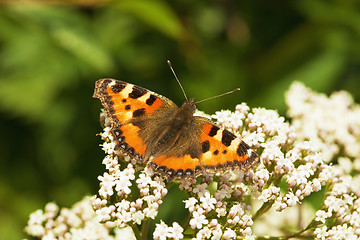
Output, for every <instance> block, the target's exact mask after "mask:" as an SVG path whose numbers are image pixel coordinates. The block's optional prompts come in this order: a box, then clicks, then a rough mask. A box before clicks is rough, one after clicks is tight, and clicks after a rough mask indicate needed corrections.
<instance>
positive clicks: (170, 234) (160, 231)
mask: <svg viewBox="0 0 360 240" xmlns="http://www.w3.org/2000/svg"><path fill="white" fill-rule="evenodd" d="M153 237H154V239H155V240H166V239H168V238H171V239H174V240H178V239H182V238H183V237H184V235H183V228H182V227H181V226H180V225H179V224H178V223H177V222H174V223H173V225H172V227H169V226H168V225H166V223H164V222H163V221H161V223H160V224H156V228H155V231H154V234H153Z"/></svg>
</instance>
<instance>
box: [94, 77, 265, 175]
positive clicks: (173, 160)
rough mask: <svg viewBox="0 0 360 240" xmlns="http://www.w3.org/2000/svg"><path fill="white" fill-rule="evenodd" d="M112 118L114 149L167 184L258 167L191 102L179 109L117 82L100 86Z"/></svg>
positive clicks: (254, 156) (255, 159)
mask: <svg viewBox="0 0 360 240" xmlns="http://www.w3.org/2000/svg"><path fill="white" fill-rule="evenodd" d="M93 97H95V98H99V99H100V100H101V103H102V104H103V106H104V108H105V111H106V114H107V116H108V117H109V118H110V120H111V123H112V126H111V131H110V132H111V134H112V136H113V138H114V140H115V141H116V147H115V149H116V150H118V151H120V152H121V153H122V154H125V155H128V156H129V157H131V158H134V159H136V160H137V161H138V162H140V163H145V164H147V165H148V166H150V167H151V168H152V169H153V170H154V171H155V172H158V173H160V174H161V175H162V176H165V177H166V178H167V180H168V181H171V180H173V179H174V178H183V177H196V176H198V175H200V174H201V173H202V171H203V170H206V171H210V172H215V171H219V170H226V169H240V170H242V171H247V170H249V169H250V168H252V167H254V166H256V165H257V164H258V163H259V157H258V155H257V153H256V152H255V151H253V150H252V149H250V147H249V146H248V145H247V144H246V143H245V142H243V141H242V140H241V139H239V138H237V137H236V136H235V135H234V134H232V133H231V132H229V131H228V130H224V129H220V127H219V126H217V125H216V124H215V123H214V122H212V121H211V120H209V119H207V118H205V117H199V116H194V111H195V102H194V99H193V98H191V99H189V100H187V101H186V102H185V103H184V104H183V105H182V106H181V107H180V108H179V107H178V106H176V104H175V103H173V102H172V101H171V100H170V99H168V98H166V97H164V96H161V95H159V94H157V93H154V92H151V91H149V90H147V89H145V88H142V87H139V86H136V85H133V84H130V83H126V82H122V81H119V80H115V79H100V80H98V81H97V82H96V86H95V92H94V95H93Z"/></svg>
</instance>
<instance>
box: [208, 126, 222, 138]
mask: <svg viewBox="0 0 360 240" xmlns="http://www.w3.org/2000/svg"><path fill="white" fill-rule="evenodd" d="M219 129H220V128H218V127H217V126H212V128H211V129H210V132H209V136H210V137H213V136H215V135H216V133H217V131H219Z"/></svg>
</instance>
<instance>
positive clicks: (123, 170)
mask: <svg viewBox="0 0 360 240" xmlns="http://www.w3.org/2000/svg"><path fill="white" fill-rule="evenodd" d="M105 124H106V122H105ZM109 130H110V128H109V127H105V129H104V132H103V133H102V134H101V136H102V138H103V139H104V140H105V143H104V144H103V149H104V151H105V152H106V153H107V154H108V155H107V156H106V157H105V158H104V160H103V164H104V165H105V166H106V169H107V172H105V173H104V174H103V176H99V177H98V179H99V181H100V189H99V194H98V196H94V197H93V200H92V204H93V207H94V209H95V210H96V214H97V215H98V219H99V221H100V222H102V223H113V224H115V225H116V226H118V227H125V226H127V225H128V224H132V223H136V224H138V225H140V224H141V223H142V221H143V220H145V219H150V218H151V219H154V218H155V217H156V216H157V214H158V208H159V205H160V204H161V203H162V198H163V197H164V196H165V195H166V194H167V189H166V188H165V184H164V182H163V180H162V179H160V177H158V176H157V177H154V178H152V175H153V173H152V171H151V170H150V169H148V168H145V169H144V171H143V172H142V173H141V174H140V175H139V176H138V177H136V176H135V169H134V167H133V164H132V163H131V161H129V159H128V158H127V161H125V162H124V163H123V164H121V160H119V159H118V156H117V154H116V153H115V151H114V146H115V145H114V144H113V141H112V136H111V135H110V133H109ZM124 165H125V166H124ZM134 189H137V190H136V191H134ZM134 192H138V194H135V193H134ZM114 199H116V200H114Z"/></svg>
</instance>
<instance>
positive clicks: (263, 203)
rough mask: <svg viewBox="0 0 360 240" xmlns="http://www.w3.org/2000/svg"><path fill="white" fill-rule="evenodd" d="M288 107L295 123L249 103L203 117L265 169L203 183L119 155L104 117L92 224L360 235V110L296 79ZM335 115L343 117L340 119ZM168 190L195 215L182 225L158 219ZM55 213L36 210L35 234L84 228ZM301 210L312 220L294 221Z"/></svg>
mask: <svg viewBox="0 0 360 240" xmlns="http://www.w3.org/2000/svg"><path fill="white" fill-rule="evenodd" d="M287 104H288V106H289V117H290V118H291V122H287V121H286V120H285V118H284V117H282V116H279V114H278V113H277V112H276V111H274V110H267V109H264V108H253V109H250V107H249V106H247V104H246V103H241V104H239V105H237V106H236V108H235V111H229V110H223V111H219V112H216V113H215V114H213V115H212V116H208V115H206V114H204V113H199V112H197V113H196V114H197V115H202V116H206V117H208V118H209V119H211V118H212V119H215V120H217V122H218V125H219V126H221V127H224V128H227V129H228V130H229V131H231V132H232V133H234V134H235V135H236V136H238V137H240V138H241V140H242V141H244V142H245V143H247V144H248V145H249V146H250V147H252V148H253V149H254V150H256V152H257V153H258V154H259V155H260V158H261V164H260V165H259V166H258V167H256V168H253V169H249V170H248V171H245V172H244V171H241V170H239V169H235V168H234V169H231V168H230V167H229V168H226V171H225V170H224V169H225V168H222V169H221V170H220V169H217V170H216V169H215V170H214V171H209V172H207V171H203V172H202V174H201V175H200V176H199V177H197V178H195V177H193V178H182V179H180V180H179V181H174V182H171V183H169V182H167V181H166V179H163V178H162V177H161V176H159V175H158V174H156V173H155V174H154V172H153V171H152V169H150V168H148V167H146V166H144V164H143V163H142V162H141V161H139V159H134V158H131V157H128V156H123V155H122V154H121V152H119V151H118V150H117V149H116V147H115V146H116V144H115V140H114V137H113V135H112V134H111V133H110V128H111V121H109V119H108V116H106V114H105V112H103V113H102V115H101V116H102V117H101V119H103V125H104V130H103V132H102V133H101V137H102V139H103V140H104V144H103V146H102V147H103V150H104V151H105V153H106V154H107V155H106V157H105V158H104V159H103V164H104V165H105V168H106V171H105V172H104V173H103V174H102V175H101V176H99V177H98V179H99V181H100V185H99V191H98V194H97V195H96V196H93V197H92V200H91V202H92V207H93V209H94V210H95V212H92V215H91V217H89V219H92V220H91V221H94V220H93V219H96V224H100V226H103V227H104V230H103V232H104V234H105V233H106V232H107V233H108V232H109V231H112V230H114V229H119V230H121V229H131V230H132V236H133V238H136V239H141V238H146V237H149V235H148V234H147V233H146V230H147V229H149V224H153V229H155V230H154V232H153V233H152V237H153V238H154V239H182V238H187V239H238V238H242V239H255V238H257V237H262V238H265V237H267V236H270V237H271V235H272V234H274V235H276V236H280V234H283V232H284V231H283V230H284V229H287V232H288V234H286V235H283V236H280V237H279V239H280V238H288V239H290V238H302V237H303V238H317V239H357V238H360V224H359V222H360V199H359V195H360V185H359V182H360V174H359V172H360V151H359V148H360V147H359V146H360V135H359V134H360V126H359V121H358V119H360V115H359V112H360V110H359V109H360V108H359V106H358V105H356V104H355V103H354V102H353V100H352V99H351V98H350V97H349V95H348V94H347V93H345V92H341V93H337V94H333V95H331V96H330V97H329V98H328V97H326V96H325V95H321V94H317V93H313V92H312V91H311V90H309V89H306V88H305V87H304V86H303V85H301V84H299V83H296V84H294V85H293V86H292V87H291V88H290V90H289V92H288V94H287ZM319 106H321V107H319ZM330 112H332V114H330ZM139 114H140V112H139ZM333 115H336V116H342V117H343V118H346V120H345V121H344V122H343V123H340V122H339V118H337V119H336V117H334V116H333ZM356 119H357V121H356ZM337 127H339V128H340V129H336V128H337ZM340 139H341V140H340ZM204 148H207V146H206V145H205V146H204ZM329 163H331V164H329ZM320 190H322V191H320ZM168 191H178V192H179V191H182V192H183V193H182V194H183V195H184V193H185V195H186V197H184V198H185V199H184V200H183V202H182V204H183V205H182V207H183V209H184V211H186V214H187V215H188V218H187V219H186V220H183V221H182V222H181V223H183V225H180V222H179V223H178V222H173V223H171V224H169V223H167V222H166V223H165V220H169V219H172V218H171V217H173V218H176V216H174V215H173V216H171V217H167V218H163V219H160V220H157V219H158V218H159V217H160V216H161V214H158V213H159V209H161V205H162V204H163V202H164V201H166V200H167V199H166V198H165V196H166V195H167V193H168ZM314 192H319V194H323V200H317V201H318V202H317V204H312V205H311V206H312V207H309V205H310V204H309V202H310V200H308V199H312V195H313V193H314ZM183 195H182V196H183ZM179 196H180V195H179ZM318 199H321V198H318ZM313 205H314V206H315V205H318V206H320V207H318V208H315V207H314V206H313ZM294 206H297V208H299V209H300V211H299V210H298V209H297V208H293V207H294ZM176 207H178V206H176ZM58 209H59V208H58V207H57V206H56V205H49V206H47V207H46V210H45V213H44V212H43V211H42V210H38V211H37V212H35V213H34V214H33V215H32V216H31V217H30V220H29V224H28V227H27V228H26V229H27V232H28V233H29V235H31V236H36V237H40V236H45V235H46V234H49V229H50V230H52V229H55V228H56V231H55V232H56V233H68V232H69V231H70V230H69V229H74V228H80V229H82V227H83V226H86V224H85V223H84V220H83V218H81V217H74V218H72V220H71V221H70V222H71V227H69V225H70V223H66V224H65V227H64V226H63V225H61V224H60V225H59V226H60V227H59V226H58V225H57V224H54V221H53V219H56V216H58V215H59V214H58V211H59V210H58ZM294 210H295V211H294ZM68 212H69V210H64V211H61V213H63V214H65V213H68ZM70 212H71V211H70ZM172 212H173V211H171V213H172ZM174 212H175V211H174ZM299 212H301V214H303V215H304V216H305V215H306V216H307V217H303V215H301V217H300V216H299V217H296V216H295V215H294V214H298V213H299ZM275 215H276V225H274V218H275V217H274V216H275ZM88 216H90V214H88ZM58 218H59V217H58ZM49 219H52V221H49ZM59 219H61V220H63V219H64V218H63V217H61V218H59ZM155 219H156V220H155ZM177 219H179V218H177ZM89 221H90V220H89ZM48 222H50V223H48ZM55 222H56V221H55ZM94 224H95V223H94ZM168 224H169V225H168ZM48 226H50V227H48ZM55 226H56V227H55ZM140 229H141V231H140ZM89 231H90V230H89ZM71 232H72V233H73V232H76V231H75V230H71ZM30 233H31V234H30ZM51 234H55V233H54V231H52V232H51ZM145 234H146V235H145ZM263 235H266V236H263ZM67 236H70V235H67ZM104 236H106V235H104ZM112 237H114V238H115V236H114V235H113V236H112ZM64 239H67V238H64ZM70 239H71V238H70ZM102 239H106V237H104V238H102ZM107 239H111V238H107Z"/></svg>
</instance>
